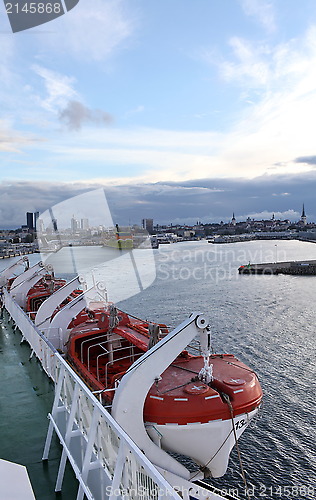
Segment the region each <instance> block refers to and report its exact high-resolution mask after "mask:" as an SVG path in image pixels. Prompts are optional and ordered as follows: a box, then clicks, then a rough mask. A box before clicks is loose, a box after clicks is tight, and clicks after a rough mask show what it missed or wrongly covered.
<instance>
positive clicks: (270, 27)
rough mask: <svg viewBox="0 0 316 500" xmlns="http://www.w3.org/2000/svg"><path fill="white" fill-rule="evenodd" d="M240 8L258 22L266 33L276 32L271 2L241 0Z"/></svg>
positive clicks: (264, 0)
mask: <svg viewBox="0 0 316 500" xmlns="http://www.w3.org/2000/svg"><path fill="white" fill-rule="evenodd" d="M241 6H242V8H243V11H244V13H245V14H246V15H247V16H249V17H252V18H254V19H255V20H256V21H258V22H259V23H260V24H261V25H262V26H263V27H264V28H265V30H266V31H267V32H268V33H272V32H274V31H275V30H276V23H275V13H274V8H273V4H272V2H267V1H266V0H241Z"/></svg>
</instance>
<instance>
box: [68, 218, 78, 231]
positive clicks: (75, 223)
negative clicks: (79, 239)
mask: <svg viewBox="0 0 316 500" xmlns="http://www.w3.org/2000/svg"><path fill="white" fill-rule="evenodd" d="M70 227H71V232H72V233H75V232H76V231H78V229H79V221H78V220H77V219H75V216H74V215H73V216H72V218H71V221H70Z"/></svg>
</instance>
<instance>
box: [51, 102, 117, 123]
mask: <svg viewBox="0 0 316 500" xmlns="http://www.w3.org/2000/svg"><path fill="white" fill-rule="evenodd" d="M59 119H60V121H61V122H63V123H65V124H66V126H67V127H68V128H69V129H70V130H79V129H80V128H81V127H82V125H83V124H85V123H92V124H95V125H109V124H110V123H111V122H112V121H113V118H112V116H111V115H110V114H109V113H107V112H106V111H102V110H100V109H89V108H87V107H86V106H85V105H84V104H82V103H81V102H79V101H69V102H68V104H67V106H66V107H65V108H64V109H62V110H61V111H60V112H59Z"/></svg>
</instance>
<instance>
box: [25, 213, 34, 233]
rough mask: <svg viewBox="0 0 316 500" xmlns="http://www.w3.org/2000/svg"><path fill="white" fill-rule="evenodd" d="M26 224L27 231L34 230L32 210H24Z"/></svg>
mask: <svg viewBox="0 0 316 500" xmlns="http://www.w3.org/2000/svg"><path fill="white" fill-rule="evenodd" d="M26 225H27V228H28V230H29V231H33V230H34V216H33V212H26Z"/></svg>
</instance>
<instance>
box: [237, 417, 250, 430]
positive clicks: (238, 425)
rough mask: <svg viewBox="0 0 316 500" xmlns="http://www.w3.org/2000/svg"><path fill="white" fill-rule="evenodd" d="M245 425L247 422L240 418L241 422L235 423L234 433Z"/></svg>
mask: <svg viewBox="0 0 316 500" xmlns="http://www.w3.org/2000/svg"><path fill="white" fill-rule="evenodd" d="M246 424H247V421H246V420H245V419H244V418H242V419H241V420H238V422H235V429H236V431H238V430H239V429H241V428H242V427H244V425H246Z"/></svg>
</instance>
